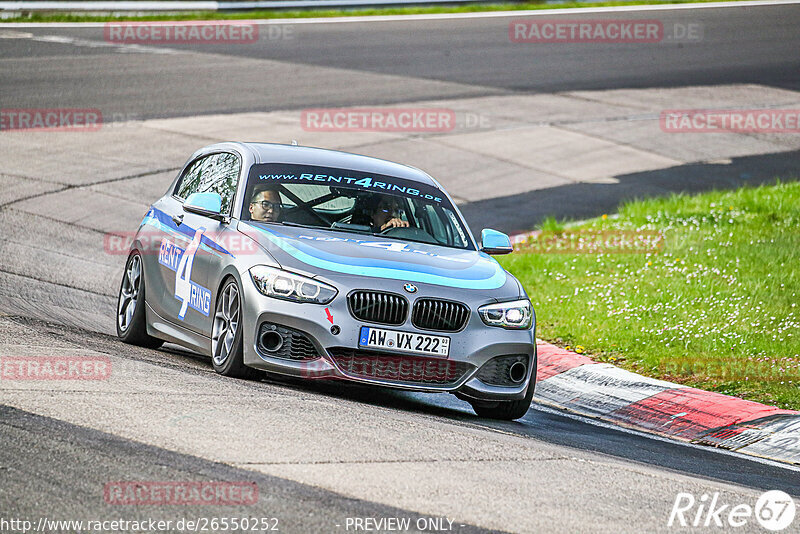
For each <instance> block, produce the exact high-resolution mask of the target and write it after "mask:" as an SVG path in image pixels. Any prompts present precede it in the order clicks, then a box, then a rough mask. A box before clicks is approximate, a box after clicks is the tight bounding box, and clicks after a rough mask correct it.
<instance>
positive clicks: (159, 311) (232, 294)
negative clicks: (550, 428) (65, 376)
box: [117, 143, 536, 419]
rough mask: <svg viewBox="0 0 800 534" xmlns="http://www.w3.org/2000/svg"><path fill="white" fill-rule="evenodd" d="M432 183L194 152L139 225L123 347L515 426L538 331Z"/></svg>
mask: <svg viewBox="0 0 800 534" xmlns="http://www.w3.org/2000/svg"><path fill="white" fill-rule="evenodd" d="M511 251H512V247H511V242H510V240H509V238H508V236H506V235H505V234H502V233H500V232H497V231H495V230H490V229H485V230H483V232H482V233H481V244H480V245H478V244H477V243H476V241H475V239H474V237H473V235H472V233H471V232H470V229H469V227H468V226H467V224H466V223H465V222H464V219H463V217H462V215H461V213H460V212H459V210H458V208H457V207H456V206H455V204H454V203H453V202H452V200H451V198H450V196H449V195H448V194H447V192H446V191H445V190H444V189H443V188H442V187H441V185H439V183H438V182H437V181H436V180H434V179H433V178H431V177H430V176H429V175H427V174H426V173H424V172H422V171H420V170H418V169H415V168H413V167H409V166H406V165H400V164H397V163H392V162H389V161H385V160H380V159H376V158H371V157H366V156H360V155H356V154H348V153H344V152H338V151H333V150H323V149H318V148H309V147H300V146H289V145H277V144H265V143H221V144H216V145H212V146H209V147H206V148H203V149H201V150H199V151H198V152H196V153H195V154H194V155H192V157H191V158H190V159H189V161H188V162H187V163H186V165H185V166H184V167H183V169H182V170H181V172H180V173H179V174H178V176H177V177H176V179H175V181H174V182H173V183H172V184H171V185H170V187H169V189H168V190H167V192H166V194H165V195H164V196H163V197H161V198H160V199H159V200H158V201H156V202H155V203H154V204H153V205H152V206H151V207H150V209H149V210H148V212H147V214H146V215H145V217H144V220H142V223H141V224H140V226H139V229H138V231H137V232H136V235H135V237H134V239H133V241H132V244H131V249H130V253H129V256H128V260H127V263H126V266H125V271H124V274H123V278H122V283H121V285H120V291H119V303H118V308H117V309H118V313H117V334H118V335H119V337H120V338H121V339H122V340H123V341H125V342H127V343H132V344H137V345H141V346H146V347H151V348H156V347H158V346H160V345H161V344H162V343H163V342H165V341H168V342H172V343H176V344H178V345H181V346H183V347H186V348H189V349H192V350H195V351H198V352H200V353H202V354H205V355H208V356H210V357H211V361H212V365H213V367H214V370H215V371H217V372H218V373H220V374H222V375H226V376H231V377H238V378H255V377H258V376H260V374H261V373H262V372H269V373H275V374H281V375H290V376H295V377H302V378H307V379H339V380H347V381H355V382H361V383H365V384H372V385H375V386H383V387H392V388H402V389H407V390H414V391H424V392H448V393H453V394H455V395H456V396H458V397H459V398H461V399H463V400H465V401H467V402H469V403H470V404H471V405H472V406H473V409H474V410H475V412H476V413H477V414H478V415H480V416H482V417H490V418H497V419H517V418H520V417H522V416H523V415H525V413H526V412H527V411H528V408H529V407H530V404H531V398H532V396H533V391H534V386H535V379H536V342H535V314H534V310H533V308H532V306H531V302H530V300H529V299H528V297H527V295H526V293H525V290H524V289H523V288H522V286H521V284H520V283H519V282H518V281H517V279H516V278H514V276H512V275H511V274H510V273H508V272H507V271H505V270H504V269H503V268H502V267H501V266H500V265H499V264H498V263H497V261H495V260H494V259H493V258H492V257H491V256H490V255H493V254H507V253H509V252H511Z"/></svg>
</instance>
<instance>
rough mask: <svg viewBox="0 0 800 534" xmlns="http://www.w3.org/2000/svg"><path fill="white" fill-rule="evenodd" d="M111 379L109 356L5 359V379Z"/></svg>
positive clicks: (1, 366)
mask: <svg viewBox="0 0 800 534" xmlns="http://www.w3.org/2000/svg"><path fill="white" fill-rule="evenodd" d="M110 376H111V360H110V359H109V358H108V357H107V356H4V357H2V358H0V378H2V379H3V380H105V379H107V378H108V377H110Z"/></svg>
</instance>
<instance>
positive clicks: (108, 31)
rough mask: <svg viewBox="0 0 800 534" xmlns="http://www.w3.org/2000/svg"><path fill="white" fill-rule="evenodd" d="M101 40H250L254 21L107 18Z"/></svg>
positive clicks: (255, 29)
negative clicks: (157, 20) (149, 20)
mask: <svg viewBox="0 0 800 534" xmlns="http://www.w3.org/2000/svg"><path fill="white" fill-rule="evenodd" d="M103 35H104V37H105V40H106V41H108V42H110V43H125V44H215V43H226V44H252V43H255V42H256V41H258V25H256V24H248V23H243V22H231V21H219V22H202V21H198V22H108V23H106V25H105V28H104V30H103Z"/></svg>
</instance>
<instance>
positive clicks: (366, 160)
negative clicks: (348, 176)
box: [236, 143, 441, 189]
mask: <svg viewBox="0 0 800 534" xmlns="http://www.w3.org/2000/svg"><path fill="white" fill-rule="evenodd" d="M236 144H238V145H241V146H242V147H246V148H249V149H250V150H251V151H252V153H253V154H254V156H255V159H256V161H255V162H256V163H294V164H300V165H316V166H320V167H333V168H339V169H351V170H354V171H361V172H371V173H375V174H383V175H386V176H394V177H397V178H404V179H406V180H413V181H415V182H420V183H424V184H428V185H432V186H434V187H437V188H440V189H441V186H440V185H439V183H438V182H436V180H434V179H433V178H431V176H429V175H428V174H427V173H425V172H424V171H421V170H420V169H417V168H415V167H411V166H410V165H403V164H400V163H395V162H392V161H387V160H385V159H380V158H373V157H370V156H362V155H360V154H351V153H349V152H341V151H339V150H329V149H325V148H313V147H307V146H298V145H282V144H277V143H236Z"/></svg>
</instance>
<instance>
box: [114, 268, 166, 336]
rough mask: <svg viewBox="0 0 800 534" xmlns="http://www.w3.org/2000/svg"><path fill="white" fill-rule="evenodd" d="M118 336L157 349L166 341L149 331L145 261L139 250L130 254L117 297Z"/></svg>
mask: <svg viewBox="0 0 800 534" xmlns="http://www.w3.org/2000/svg"><path fill="white" fill-rule="evenodd" d="M116 322H117V337H119V338H120V340H122V342H123V343H129V344H131V345H138V346H139V347H146V348H148V349H157V348H158V347H160V346H161V345H163V344H164V341H162V340H160V339H158V338H155V337H153V336H151V335H150V334H148V333H147V318H146V316H145V290H144V263H143V262H142V257H141V256H140V255H139V253H138V252H133V253H132V254H131V255H130V256H128V261H127V263H126V264H125V271H124V272H123V274H122V282H121V283H120V285H119V297H118V298H117V321H116Z"/></svg>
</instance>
